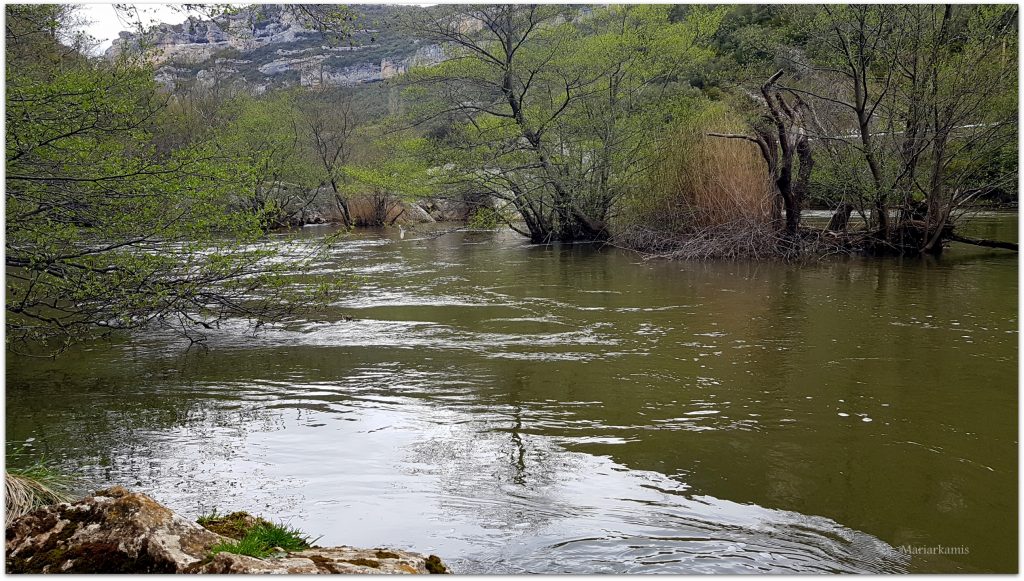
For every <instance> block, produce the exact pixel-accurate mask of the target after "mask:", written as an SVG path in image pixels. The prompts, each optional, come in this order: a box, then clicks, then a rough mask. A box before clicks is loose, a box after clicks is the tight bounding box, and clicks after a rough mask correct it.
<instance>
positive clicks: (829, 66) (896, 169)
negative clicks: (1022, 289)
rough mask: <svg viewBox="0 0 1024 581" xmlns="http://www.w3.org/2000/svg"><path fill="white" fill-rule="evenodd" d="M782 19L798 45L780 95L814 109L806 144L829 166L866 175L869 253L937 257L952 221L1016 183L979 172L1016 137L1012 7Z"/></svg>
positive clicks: (824, 12) (891, 9)
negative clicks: (796, 32) (857, 168)
mask: <svg viewBox="0 0 1024 581" xmlns="http://www.w3.org/2000/svg"><path fill="white" fill-rule="evenodd" d="M789 14H790V17H791V18H792V19H793V21H794V22H796V23H799V24H800V28H801V30H802V34H803V35H804V36H805V38H804V40H803V41H802V42H801V43H800V44H799V45H798V50H797V51H796V56H795V58H792V59H790V64H791V66H792V67H793V71H794V75H795V77H796V79H797V81H795V82H793V83H792V84H791V85H788V86H785V87H784V88H786V89H787V90H789V91H791V92H793V93H795V94H799V95H802V96H803V97H804V98H805V99H806V100H807V102H808V103H809V104H811V103H813V106H812V114H811V115H810V116H809V118H810V120H811V121H812V122H813V124H814V131H813V132H812V133H811V135H810V138H811V140H812V142H816V143H817V144H818V146H819V148H820V149H821V150H822V151H823V152H825V153H827V154H828V155H829V156H830V157H831V158H832V160H831V161H832V165H833V166H839V167H842V166H844V165H846V164H849V163H850V162H851V160H852V161H853V162H854V163H858V164H863V165H862V167H864V168H866V170H867V177H868V179H869V180H870V183H871V185H872V188H871V191H870V193H869V204H870V205H871V206H872V210H873V214H874V219H873V220H872V223H873V225H874V226H875V227H876V238H877V240H878V243H879V246H878V249H880V250H884V249H886V248H888V249H891V250H895V251H897V252H939V251H941V248H942V244H941V241H942V240H943V239H944V238H947V237H948V236H949V235H950V233H951V231H952V226H953V222H952V221H951V218H955V216H956V215H957V214H958V213H959V212H960V211H961V210H962V209H963V207H964V206H965V205H966V204H967V203H969V202H970V201H971V200H973V199H975V198H976V197H977V196H979V195H981V194H983V193H985V192H987V191H990V190H991V189H993V188H996V187H999V186H1000V185H1001V183H1003V182H1005V181H1006V180H1013V181H1015V180H1016V172H1015V171H1014V172H1012V173H1010V174H1005V173H1004V174H1002V175H999V176H993V175H992V174H991V173H986V171H985V170H986V167H990V166H989V165H988V160H990V159H992V158H993V157H997V156H998V155H999V152H1000V151H1002V149H1003V148H1004V147H1006V146H1007V144H1009V143H1012V142H1015V141H1016V139H1017V100H1016V87H1017V61H1016V53H1014V52H1013V51H1012V50H1008V49H1007V47H1008V46H1015V45H1016V41H1017V30H1016V22H1017V9H1016V8H1015V7H1012V6H954V5H944V6H934V5H928V6H926V5H915V6H892V5H886V6H868V5H859V6H821V7H794V8H793V9H792V10H791V11H790V13H789ZM851 152H856V153H855V154H851ZM993 178H995V181H987V182H986V180H991V179H993ZM855 201H856V200H855ZM919 202H921V204H919ZM893 203H897V204H898V205H899V208H900V213H899V217H898V221H897V222H898V223H897V224H896V225H892V224H890V218H889V208H890V207H891V206H892V204H893Z"/></svg>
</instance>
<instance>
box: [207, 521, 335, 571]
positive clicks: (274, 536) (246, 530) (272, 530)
mask: <svg viewBox="0 0 1024 581" xmlns="http://www.w3.org/2000/svg"><path fill="white" fill-rule="evenodd" d="M196 522H198V523H199V524H201V525H202V526H203V527H204V528H206V529H208V530H211V531H213V532H215V533H218V534H220V535H223V536H226V537H230V538H232V539H235V540H234V541H226V542H223V543H218V544H217V545H214V546H213V547H211V549H210V553H211V554H213V555H216V554H217V553H234V554H236V555H248V556H250V557H256V558H260V559H262V558H265V557H268V556H270V555H272V554H273V553H274V551H275V549H284V550H285V551H301V550H303V549H308V548H310V547H311V546H312V543H313V542H315V539H314V540H313V541H311V540H310V539H309V536H308V535H306V534H305V533H303V532H302V531H300V530H298V529H295V528H292V527H289V526H286V525H284V524H275V523H272V522H269V521H267V520H264V519H262V518H259V517H254V516H252V515H250V514H249V513H246V512H233V513H231V514H227V515H219V514H217V511H216V510H214V511H212V512H211V513H209V514H206V515H203V516H200V517H199V518H198V519H196Z"/></svg>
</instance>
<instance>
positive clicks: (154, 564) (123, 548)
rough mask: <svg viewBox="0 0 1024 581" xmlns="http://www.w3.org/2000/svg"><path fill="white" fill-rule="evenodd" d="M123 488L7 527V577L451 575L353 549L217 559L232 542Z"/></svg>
mask: <svg viewBox="0 0 1024 581" xmlns="http://www.w3.org/2000/svg"><path fill="white" fill-rule="evenodd" d="M230 540H231V539H229V538H227V537H224V536H221V535H219V534H217V533H214V532H211V531H208V530H206V529H205V528H203V527H202V526H200V525H199V524H197V523H194V522H192V521H190V520H188V519H185V518H184V517H181V516H179V515H177V514H175V513H174V512H172V511H171V510H170V509H168V508H166V507H164V506H162V505H160V504H159V503H157V502H156V501H155V500H153V499H152V498H150V497H149V496H146V495H145V494H139V493H133V492H129V491H127V490H125V489H124V488H121V487H114V488H111V489H108V490H100V491H98V492H96V494H95V496H91V497H87V498H84V499H82V500H79V501H77V502H74V503H62V504H55V505H51V506H47V507H43V508H41V509H39V510H36V511H33V512H31V513H29V514H27V515H25V516H22V517H21V518H18V519H16V520H15V521H13V522H12V523H11V525H10V526H8V527H7V545H6V548H7V572H8V573H446V572H448V571H447V568H446V567H445V566H444V564H443V563H442V562H441V560H440V559H439V558H437V557H436V556H433V555H430V556H427V555H423V554H419V553H411V552H407V551H397V550H392V549H356V548H352V547H331V548H311V549H305V550H302V551H296V552H287V551H282V552H280V553H279V554H278V555H276V556H275V557H273V558H267V559H257V558H255V557H247V556H244V555H235V554H231V553H217V554H216V555H213V554H211V551H210V549H211V547H213V546H214V545H217V544H221V543H224V542H226V541H230Z"/></svg>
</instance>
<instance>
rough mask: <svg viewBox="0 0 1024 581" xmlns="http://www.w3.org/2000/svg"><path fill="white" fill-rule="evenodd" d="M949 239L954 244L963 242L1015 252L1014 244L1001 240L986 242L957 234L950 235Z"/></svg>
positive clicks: (1015, 246)
mask: <svg viewBox="0 0 1024 581" xmlns="http://www.w3.org/2000/svg"><path fill="white" fill-rule="evenodd" d="M949 239H950V240H952V241H954V242H963V243H964V244H973V245H975V246H985V247H987V248H1005V249H1006V250H1012V251H1014V252H1017V251H1018V250H1017V243H1016V242H1003V241H1002V240H987V239H984V238H968V237H966V236H960V235H959V234H951V235H950V236H949Z"/></svg>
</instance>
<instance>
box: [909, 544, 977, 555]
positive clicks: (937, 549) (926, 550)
mask: <svg viewBox="0 0 1024 581" xmlns="http://www.w3.org/2000/svg"><path fill="white" fill-rule="evenodd" d="M899 550H900V552H901V553H903V554H904V555H969V554H970V553H971V548H970V547H965V546H963V545H960V546H956V547H947V546H945V545H934V546H922V545H900V546H899Z"/></svg>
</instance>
